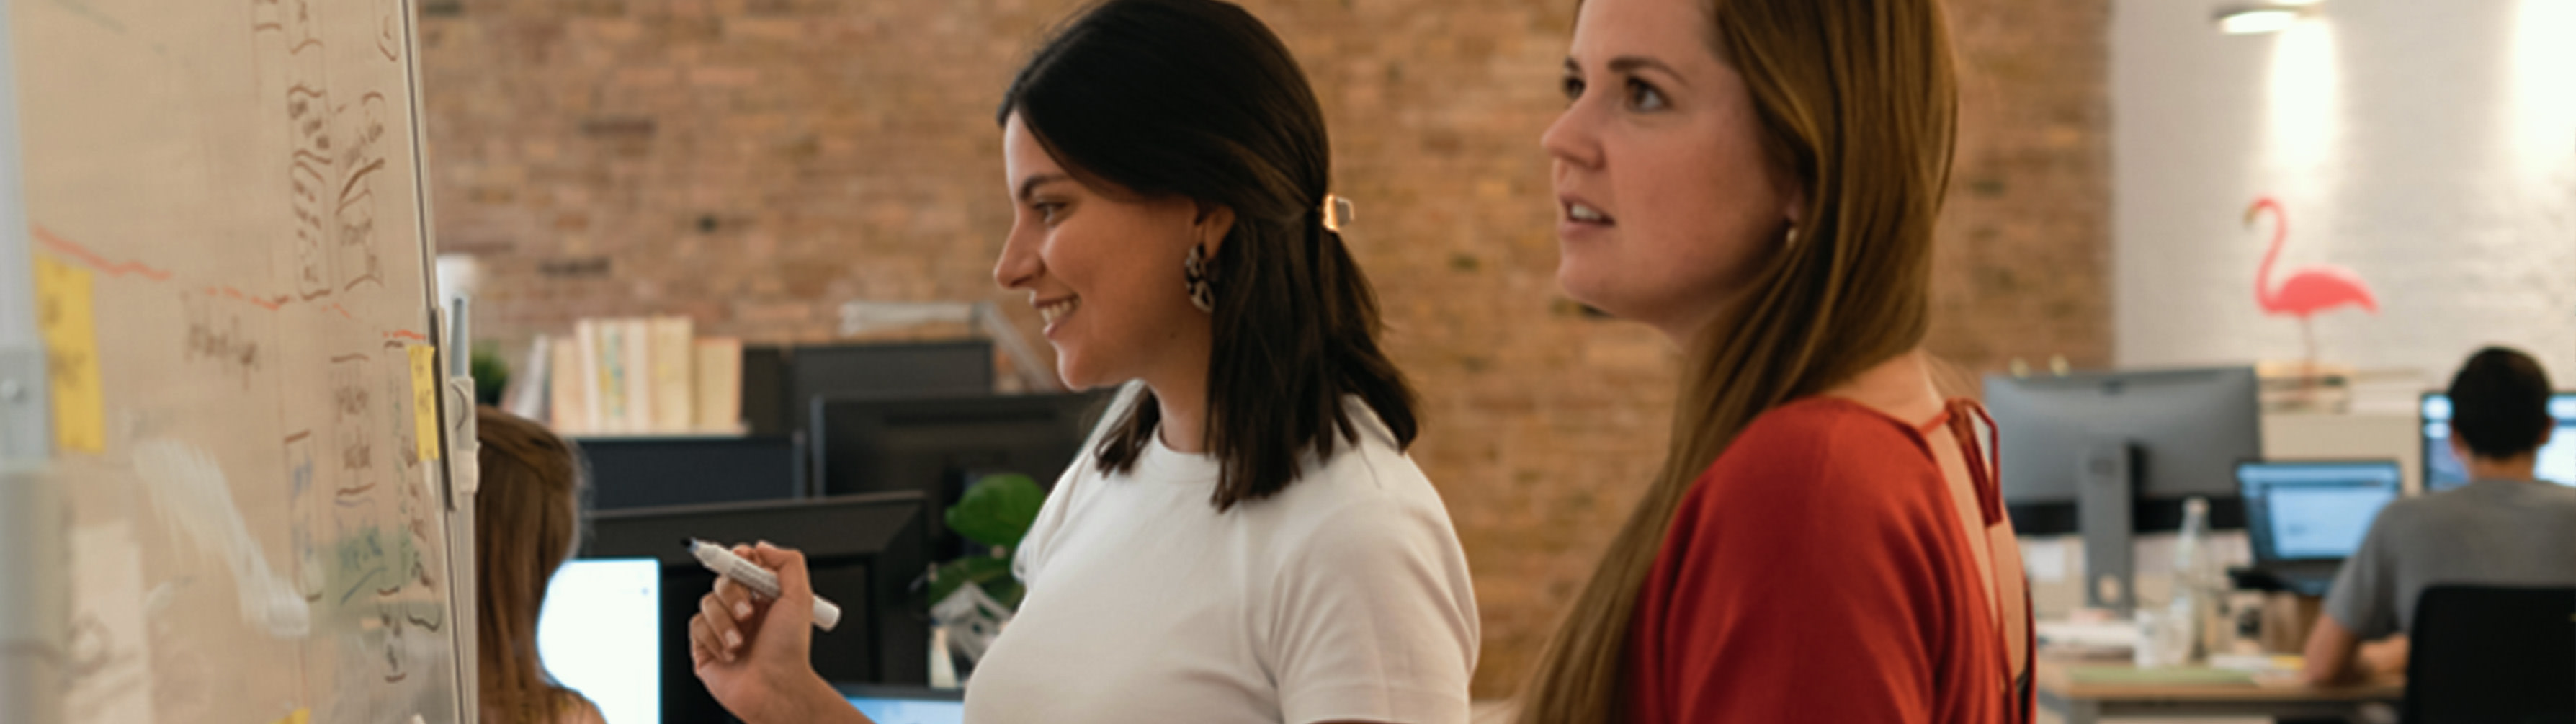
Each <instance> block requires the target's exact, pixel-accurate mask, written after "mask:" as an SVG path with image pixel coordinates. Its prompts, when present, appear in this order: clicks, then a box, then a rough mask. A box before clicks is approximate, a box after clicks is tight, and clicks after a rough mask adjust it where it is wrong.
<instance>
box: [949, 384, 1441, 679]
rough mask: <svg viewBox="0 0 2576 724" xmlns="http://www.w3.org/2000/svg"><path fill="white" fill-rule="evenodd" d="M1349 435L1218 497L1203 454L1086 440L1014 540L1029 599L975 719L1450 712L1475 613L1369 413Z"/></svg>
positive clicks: (992, 654) (1416, 493) (1426, 496)
mask: <svg viewBox="0 0 2576 724" xmlns="http://www.w3.org/2000/svg"><path fill="white" fill-rule="evenodd" d="M1348 404H1349V406H1350V409H1351V411H1352V412H1353V413H1355V416H1356V417H1358V418H1359V419H1358V420H1356V421H1357V422H1360V423H1361V424H1360V425H1359V427H1360V429H1361V431H1362V432H1361V434H1360V439H1359V443H1358V444H1357V445H1355V446H1354V445H1348V444H1343V445H1336V446H1335V447H1336V449H1335V450H1334V454H1333V457H1332V459H1331V460H1329V461H1326V462H1325V463H1324V464H1322V465H1321V466H1317V465H1316V464H1315V460H1314V456H1313V455H1312V454H1311V453H1310V454H1308V455H1307V456H1306V458H1305V460H1304V463H1305V465H1304V466H1303V467H1302V468H1300V469H1301V470H1303V471H1304V473H1305V475H1304V477H1302V478H1300V479H1298V480H1297V481H1296V482H1293V483H1291V484H1289V485H1288V487H1287V488H1286V489H1284V490H1281V491H1280V492H1279V493H1278V494H1276V495H1273V496H1271V497H1270V498H1268V499H1264V500H1259V501H1252V502H1246V503H1241V504H1238V505H1236V506H1235V507H1234V509H1233V510H1231V511H1228V512H1226V513H1218V512H1217V511H1216V507H1215V506H1214V505H1211V504H1210V503H1209V502H1208V501H1209V499H1210V494H1211V493H1212V492H1213V491H1214V490H1215V488H1216V479H1217V462H1216V459H1215V458H1212V457H1208V456H1205V455H1192V454H1186V453H1179V452H1174V451H1173V450H1172V449H1171V448H1168V447H1165V446H1163V445H1162V443H1161V441H1160V439H1159V437H1158V439H1157V440H1156V441H1155V442H1154V443H1153V444H1152V445H1149V446H1147V448H1146V449H1145V451H1144V453H1143V455H1141V456H1140V457H1139V458H1138V459H1137V461H1136V465H1135V467H1134V468H1133V469H1132V470H1131V471H1130V472H1129V473H1127V474H1123V475H1114V476H1102V475H1101V474H1100V472H1099V471H1098V470H1097V468H1096V466H1095V464H1094V462H1093V460H1092V456H1091V453H1090V451H1089V450H1087V449H1086V450H1085V452H1084V453H1083V455H1082V456H1081V458H1080V459H1078V460H1076V461H1075V462H1074V465H1073V467H1072V468H1071V469H1069V470H1067V471H1065V475H1064V478H1063V479H1062V480H1060V481H1058V482H1057V483H1056V488H1055V492H1054V493H1052V494H1050V495H1048V496H1047V501H1046V505H1045V507H1044V508H1043V509H1041V510H1040V511H1039V513H1038V518H1037V522H1036V523H1035V525H1033V526H1032V527H1031V528H1030V529H1029V534H1028V537H1026V538H1025V539H1023V540H1022V541H1021V548H1020V557H1019V560H1018V569H1019V574H1020V578H1021V580H1022V581H1025V582H1026V583H1027V584H1028V596H1027V598H1026V599H1025V600H1023V601H1022V602H1021V604H1020V611H1019V613H1018V615H1017V616H1016V617H1015V618H1013V619H1012V621H1011V623H1010V624H1009V625H1008V626H1007V627H1005V628H1004V629H1003V630H1002V635H1001V637H1000V638H999V639H997V640H996V641H995V642H994V644H993V648H992V649H991V650H990V651H989V652H987V653H986V656H985V659H984V661H982V662H980V663H979V665H978V666H977V667H976V669H975V671H974V675H973V677H972V678H971V679H970V680H969V681H968V683H967V688H966V720H967V721H969V722H975V723H976V724H1008V723H1013V722H1048V723H1050V724H1082V723H1086V722H1101V723H1104V724H1107V723H1112V722H1114V723H1116V724H1133V723H1135V722H1192V723H1194V724H1201V723H1203V724H1229V723H1233V722H1243V723H1246V724H1250V723H1253V722H1282V723H1284V724H1302V723H1305V722H1321V721H1337V720H1358V721H1375V722H1404V723H1406V724H1449V723H1451V722H1459V723H1463V722H1465V721H1467V680H1468V676H1469V672H1470V671H1472V670H1474V668H1475V665H1476V645H1477V619H1476V599H1475V591H1474V588H1473V586H1472V585H1471V583H1470V581H1469V580H1468V577H1467V558H1466V554H1465V553H1464V552H1463V551H1461V550H1460V549H1459V547H1458V537H1457V534H1456V533H1455V532H1454V531H1452V530H1451V528H1450V525H1449V514H1448V512H1447V510H1446V509H1444V508H1443V507H1441V504H1440V495H1439V493H1438V492H1436V491H1434V490H1432V488H1431V482H1430V481H1429V480H1427V479H1425V478H1424V477H1423V476H1422V471H1421V470H1420V469H1418V468H1415V467H1414V465H1413V461H1412V460H1411V459H1409V458H1406V457H1405V456H1404V454H1403V453H1400V452H1397V451H1396V449H1395V446H1394V440H1393V439H1392V438H1391V437H1390V436H1389V434H1388V433H1387V432H1386V430H1385V428H1384V427H1383V426H1382V425H1381V424H1380V423H1379V422H1378V420H1377V418H1376V416H1375V415H1372V414H1370V413H1369V412H1368V408H1367V406H1366V405H1362V404H1360V403H1358V402H1356V401H1351V402H1349V403H1348Z"/></svg>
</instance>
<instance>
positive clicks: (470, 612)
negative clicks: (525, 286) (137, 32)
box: [0, 0, 483, 724]
mask: <svg viewBox="0 0 2576 724" xmlns="http://www.w3.org/2000/svg"><path fill="white" fill-rule="evenodd" d="M7 1H8V0H0V2H7ZM381 1H382V2H392V3H396V4H399V5H401V6H402V12H401V16H400V17H401V18H402V24H403V75H404V86H405V87H406V88H407V89H408V90H409V93H410V95H411V158H412V164H411V170H412V171H411V172H412V195H413V199H412V203H413V205H414V208H417V209H419V211H420V213H419V224H420V231H419V233H420V246H419V252H420V276H421V287H420V288H421V292H422V294H421V296H422V297H424V299H423V300H422V301H424V302H426V303H427V307H428V308H427V312H428V315H427V316H428V319H429V320H430V335H429V337H430V340H431V342H430V343H431V344H432V345H434V346H436V347H437V349H438V354H439V356H440V357H442V358H443V359H441V360H440V361H439V364H437V365H436V369H439V370H441V371H446V370H448V369H450V368H451V367H452V368H453V369H455V370H457V372H456V373H454V375H455V376H457V377H464V378H465V380H466V382H465V395H464V397H463V399H462V401H461V403H460V402H459V401H458V400H456V399H455V395H453V394H451V392H450V390H451V389H452V388H453V387H454V384H453V383H452V382H449V381H448V380H446V379H442V380H441V384H440V385H439V394H437V395H435V396H434V397H435V399H437V400H438V405H439V410H438V415H437V416H436V417H435V418H434V419H436V420H438V422H439V425H438V437H439V440H438V444H439V446H440V449H441V450H442V451H443V452H445V454H444V455H441V456H440V457H441V458H443V459H444V460H445V462H446V464H445V465H440V466H438V481H437V482H438V490H439V491H440V492H442V493H444V494H445V495H443V496H441V497H444V498H446V500H447V503H448V506H447V515H446V516H445V518H446V529H447V610H448V612H449V616H448V621H449V622H451V625H450V626H449V627H448V630H449V631H451V632H453V633H454V634H455V636H454V638H453V639H451V643H450V644H449V651H451V652H453V655H454V656H455V662H454V663H455V667H456V676H455V681H456V721H457V723H458V724H480V723H481V721H482V717H483V694H482V687H481V682H482V676H481V673H480V672H479V670H478V669H479V667H481V666H482V657H481V652H480V651H478V650H476V642H477V641H479V640H481V636H482V633H481V632H480V631H479V629H480V627H481V621H479V620H478V618H479V617H480V616H481V612H482V610H483V608H482V606H481V605H480V599H479V597H480V596H481V595H482V592H481V590H480V583H481V579H480V577H479V576H478V575H477V571H476V570H475V566H476V563H477V559H476V557H475V551H474V493H475V490H476V488H477V487H479V486H477V485H476V483H477V482H478V481H479V480H480V478H481V476H480V475H479V474H478V473H479V471H480V470H481V461H479V460H477V459H475V455H476V453H477V452H478V451H479V450H480V447H481V446H480V445H479V444H478V443H477V441H476V440H475V438H474V434H475V430H474V397H473V390H474V387H473V377H471V376H470V375H469V374H467V373H466V372H465V370H467V369H468V367H470V365H469V364H468V360H469V359H470V358H471V357H472V356H473V347H472V346H471V340H468V339H466V338H465V336H464V333H463V331H462V330H463V329H464V328H465V327H466V325H465V324H464V323H463V321H462V320H461V319H455V320H451V319H449V318H448V316H447V314H446V308H445V306H444V305H445V304H446V300H443V299H440V298H438V297H439V295H438V263H437V257H438V235H437V226H436V224H435V223H434V221H433V219H432V216H433V213H432V212H431V210H430V206H429V197H430V187H429V183H430V177H429V125H428V120H429V119H428V117H427V104H428V99H427V98H425V97H424V96H423V95H422V93H421V89H420V7H419V3H418V2H416V0H381ZM463 309H464V307H463V306H462V305H459V307H458V310H459V313H460V314H459V316H460V317H461V316H462V311H463ZM451 325H452V326H453V327H454V331H451V329H450V328H451ZM460 432H461V433H462V434H458V433H460Z"/></svg>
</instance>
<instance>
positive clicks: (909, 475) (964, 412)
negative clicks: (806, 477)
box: [810, 390, 1115, 558]
mask: <svg viewBox="0 0 2576 724" xmlns="http://www.w3.org/2000/svg"><path fill="white" fill-rule="evenodd" d="M1114 392H1115V391H1114V390H1099V391H1094V392H1077V393H1066V394H1038V395H981V396H972V397H920V398H831V397H826V398H821V399H817V400H815V401H814V407H813V423H812V427H811V433H810V434H811V435H812V439H813V440H814V445H813V450H814V466H813V468H814V479H815V481H816V483H817V485H816V488H815V489H816V491H817V492H818V493H819V494H822V495H849V494H857V493H874V492H883V491H915V492H919V493H921V494H922V495H923V497H924V498H925V499H926V500H928V501H929V502H930V504H931V506H932V514H931V516H930V535H931V538H932V541H933V546H934V547H933V551H934V552H935V553H937V554H939V555H935V556H934V557H937V558H945V557H947V555H946V554H953V553H959V552H967V548H969V547H971V544H968V543H966V542H964V541H960V540H957V539H956V538H955V537H953V536H950V535H948V533H947V526H946V525H945V523H944V521H943V519H942V517H941V514H940V512H941V511H944V510H946V509H947V506H949V505H953V504H955V503H956V502H957V500H958V498H959V497H960V496H962V495H963V494H964V493H965V488H966V485H967V484H968V483H969V482H971V481H972V480H973V479H974V478H976V477H979V476H981V475H984V474H989V473H1004V472H1009V473H1021V474H1025V475H1027V476H1029V477H1030V478H1031V479H1034V480H1036V481H1037V484H1038V485H1039V486H1040V487H1047V488H1051V487H1053V486H1054V485H1055V481H1056V478H1057V477H1058V476H1061V475H1063V474H1064V469H1065V468H1066V467H1067V466H1069V465H1071V464H1073V460H1074V458H1075V457H1076V456H1077V455H1079V454H1080V453H1081V447H1082V442H1083V440H1085V439H1086V438H1087V437H1088V436H1089V434H1090V431H1091V426H1092V424H1093V421H1094V420H1095V419H1096V418H1097V417H1098V416H1099V414H1100V412H1099V411H1100V410H1102V409H1104V408H1106V407H1107V405H1108V400H1109V398H1110V395H1112V394H1114Z"/></svg>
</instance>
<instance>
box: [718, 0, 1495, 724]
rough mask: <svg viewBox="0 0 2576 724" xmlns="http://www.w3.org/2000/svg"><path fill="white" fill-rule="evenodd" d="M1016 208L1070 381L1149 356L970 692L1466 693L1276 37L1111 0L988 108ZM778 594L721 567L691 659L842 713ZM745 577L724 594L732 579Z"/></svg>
mask: <svg viewBox="0 0 2576 724" xmlns="http://www.w3.org/2000/svg"><path fill="white" fill-rule="evenodd" d="M999 117H1000V122H1001V125H1002V129H1003V131H1002V144H1003V154H1004V159H1005V166H1006V169H1005V171H1006V173H1005V183H1006V184H1007V188H1008V192H1009V193H1010V195H1011V198H1012V200H1013V202H1014V206H1015V208H1016V209H1017V211H1016V217H1017V218H1016V220H1015V221H1014V223H1013V226H1012V229H1011V233H1010V236H1009V238H1008V239H1007V240H1006V242H1005V243H1004V246H1003V250H1002V257H1001V259H1000V261H999V263H997V264H996V265H995V267H994V278H995V280H996V281H998V282H999V283H1000V284H1001V285H1002V286H1003V287H1005V288H1008V289H1011V290H1015V291H1020V292H1025V293H1027V294H1028V295H1029V298H1030V302H1031V304H1033V305H1035V306H1036V307H1037V309H1038V312H1039V314H1040V316H1041V317H1042V318H1043V319H1044V320H1045V322H1046V337H1047V339H1048V341H1049V342H1050V343H1052V344H1053V345H1054V346H1055V349H1056V367H1057V373H1058V374H1059V375H1060V376H1062V377H1063V379H1064V381H1065V382H1066V384H1068V385H1069V386H1072V387H1076V388H1088V387H1099V386H1105V385H1119V384H1122V383H1128V382H1131V381H1133V382H1137V383H1140V384H1138V385H1136V386H1134V387H1132V388H1131V389H1130V390H1129V391H1128V392H1127V393H1125V394H1122V395H1121V396H1120V402H1119V403H1118V404H1116V405H1115V406H1113V408H1112V410H1111V412H1110V417H1109V418H1108V420H1106V421H1105V422H1104V423H1103V427H1102V428H1101V430H1100V431H1099V432H1098V433H1097V434H1095V436H1094V440H1093V442H1092V443H1091V444H1090V445H1089V446H1087V447H1088V449H1086V450H1085V451H1084V452H1083V454H1082V455H1081V457H1080V458H1079V459H1077V460H1076V461H1075V463H1074V465H1073V467H1072V468H1070V469H1068V470H1067V471H1066V473H1065V476H1064V478H1063V479H1061V480H1060V481H1059V482H1058V483H1057V484H1056V487H1055V490H1054V492H1053V493H1052V494H1051V495H1050V496H1049V497H1048V499H1047V502H1046V504H1045V507H1044V508H1043V509H1042V510H1041V511H1040V513H1039V515H1038V520H1037V522H1036V524H1035V525H1034V526H1033V527H1032V528H1031V529H1030V531H1029V533H1028V536H1027V537H1026V538H1025V539H1024V540H1023V541H1022V543H1021V547H1020V549H1019V552H1018V557H1017V559H1016V561H1015V567H1016V569H1017V570H1018V572H1019V574H1020V578H1021V580H1023V581H1024V582H1026V583H1027V586H1028V594H1027V597H1026V598H1025V599H1024V600H1023V602H1022V604H1021V607H1020V610H1019V612H1018V614H1017V615H1016V617H1015V618H1013V619H1012V621H1011V623H1010V625H1009V626H1007V627H1006V628H1004V629H1003V632H1002V634H1001V636H1000V638H999V639H998V640H997V641H996V642H995V643H994V646H993V648H992V650H991V651H990V652H988V653H987V654H986V657H985V659H984V660H983V661H982V662H980V663H979V665H978V666H977V668H976V670H975V673H974V677H973V680H972V681H971V682H970V685H969V686H968V688H967V692H966V709H967V718H968V719H969V720H971V721H976V722H1023V721H1048V722H1153V721H1188V722H1290V723H1302V722H1321V721H1367V722H1464V721H1466V718H1467V680H1468V676H1469V672H1470V671H1471V670H1472V669H1473V668H1474V666H1475V659H1476V646H1477V620H1476V608H1475V600H1474V594H1473V590H1472V587H1471V584H1470V582H1469V580H1468V576H1467V565H1466V558H1465V555H1464V554H1463V553H1462V552H1461V550H1460V548H1459V546H1458V542H1457V538H1456V535H1455V534H1454V533H1453V532H1452V531H1451V529H1450V524H1449V518H1448V515H1447V513H1446V512H1445V510H1444V509H1443V507H1442V505H1441V502H1440V498H1439V495H1438V494H1437V493H1436V492H1435V491H1434V490H1433V489H1432V487H1431V484H1430V482H1429V481H1427V480H1426V479H1424V478H1423V476H1422V473H1421V471H1420V470H1419V469H1417V468H1416V467H1415V466H1414V464H1413V462H1412V461H1411V460H1410V459H1408V458H1407V457H1405V455H1404V452H1403V451H1404V449H1405V447H1406V446H1407V445H1408V444H1410V443H1411V442H1412V440H1413V438H1414V435H1415V432H1416V430H1417V429H1418V423H1417V420H1416V418H1415V415H1414V412H1413V405H1414V396H1413V393H1412V391H1411V390H1410V389H1409V388H1408V387H1407V386H1406V384H1405V382H1404V379H1403V376H1402V375H1401V374H1400V373H1398V372H1397V371H1396V369H1395V367H1394V365H1392V364H1391V363H1389V362H1388V360H1387V358H1386V355H1385V354H1384V353H1383V352H1382V351H1380V349H1379V347H1378V343H1377V340H1376V335H1377V334H1378V327H1379V322H1378V311H1377V305H1376V301H1375V299H1374V295H1373V293H1372V292H1371V290H1370V288H1369V285H1368V282H1367V280H1366V279H1365V278H1364V277H1363V276H1362V275H1361V273H1360V269H1359V267H1358V265H1357V264H1355V263H1354V262H1353V260H1352V258H1351V256H1350V253H1349V250H1348V249H1347V248H1345V246H1344V245H1343V243H1342V237H1341V233H1340V226H1341V221H1342V220H1343V219H1344V217H1345V216H1346V212H1345V211H1344V210H1343V209H1342V208H1340V207H1341V206H1342V205H1341V204H1339V203H1337V202H1336V201H1335V200H1334V198H1333V197H1332V196H1331V195H1330V194H1329V193H1327V184H1328V182H1329V181H1330V180H1331V175H1332V174H1331V170H1332V169H1331V161H1330V148H1329V146H1328V144H1327V140H1326V134H1325V131H1324V123H1323V114H1322V111H1321V109H1320V108H1319V107H1318V105H1317V104H1316V102H1315V97H1314V93H1313V91H1312V90H1311V89H1310V88H1309V87H1308V85H1307V83H1306V79H1305V76H1304V74H1303V72H1301V71H1300V70H1298V68H1297V65H1296V62H1295V61H1294V59H1292V58H1291V57H1290V56H1289V54H1288V51H1287V49H1286V47H1284V46H1283V45H1282V44H1281V43H1280V42H1279V39H1278V38H1277V37H1276V36H1274V35H1272V34H1271V33H1270V31H1269V29H1268V28H1266V27H1264V26H1262V24H1261V22H1260V21H1258V20H1256V19H1254V18H1253V17H1252V16H1251V15H1250V14H1248V13H1245V12H1244V11H1243V10H1242V9H1240V8H1237V7H1235V6H1233V5H1231V4H1227V3H1223V2H1217V1H1215V0H1109V2H1105V3H1102V4H1100V5H1097V6H1095V7H1093V8H1092V9H1091V10H1089V11H1088V12H1086V13H1084V14H1083V15H1081V16H1080V17H1079V18H1077V19H1076V20H1074V21H1073V22H1072V23H1071V24H1070V25H1068V26H1066V27H1064V28H1063V29H1062V30H1061V31H1059V32H1058V33H1057V34H1056V35H1055V37H1054V38H1053V39H1052V40H1050V41H1049V42H1048V43H1047V44H1046V45H1045V46H1044V47H1042V48H1040V49H1039V50H1038V52H1037V53H1036V55H1035V56H1034V57H1033V58H1031V60H1030V61H1029V63H1028V65H1027V66H1026V67H1024V68H1023V69H1022V70H1021V71H1020V73H1019V76H1018V77H1017V78H1016V79H1014V80H1013V81H1012V83H1011V87H1010V90H1009V92H1008V93H1007V95H1006V96H1005V98H1004V100H1003V103H1002V106H1001V110H1000V113H999ZM751 553H752V554H753V556H754V558H755V560H758V561H759V562H761V563H762V564H764V565H767V566H770V567H772V568H776V569H779V570H780V572H781V576H780V577H781V580H782V586H783V588H784V589H785V594H784V595H783V596H782V597H781V599H780V602H779V603H778V604H776V605H766V604H764V603H762V602H755V601H750V600H749V599H748V598H747V597H746V596H745V595H744V594H743V593H742V591H741V589H740V588H739V587H736V586H731V585H728V584H721V583H720V584H719V585H718V586H717V591H716V592H715V593H712V594H709V595H708V596H707V597H706V599H705V601H704V605H703V606H702V610H701V612H700V614H699V615H698V617H697V618H695V619H693V620H692V621H691V626H690V631H691V639H692V643H693V653H694V655H695V656H696V660H697V666H698V675H699V677H700V678H701V679H703V680H705V681H706V682H707V685H708V689H709V690H710V691H712V692H713V693H714V694H715V696H716V698H717V699H718V700H719V701H722V702H724V704H725V706H726V707H727V708H728V709H730V710H732V711H733V712H734V713H735V714H736V715H738V716H741V717H743V718H744V719H745V720H747V721H750V722H753V723H754V724H763V723H765V722H770V721H813V720H819V719H820V718H822V717H825V716H832V717H840V718H843V719H847V720H855V712H851V711H849V710H848V707H846V706H844V705H841V704H839V701H840V700H839V699H838V698H837V697H835V696H833V695H832V694H831V691H830V689H829V688H828V687H826V686H824V685H823V683H822V682H821V681H820V680H818V679H815V678H814V676H813V673H812V671H811V670H810V668H808V667H807V666H806V662H805V660H804V653H805V650H806V648H805V647H806V640H807V638H808V637H809V636H810V634H809V633H808V632H806V631H805V626H806V625H807V620H808V618H807V617H808V616H809V615H810V611H811V609H810V605H811V604H810V598H809V596H810V594H809V593H808V592H807V589H806V588H805V583H804V577H803V570H802V560H801V558H800V557H798V556H797V555H796V554H795V553H794V552H793V551H786V550H780V549H774V548H761V549H754V550H752V551H751ZM738 607H739V608H738Z"/></svg>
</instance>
